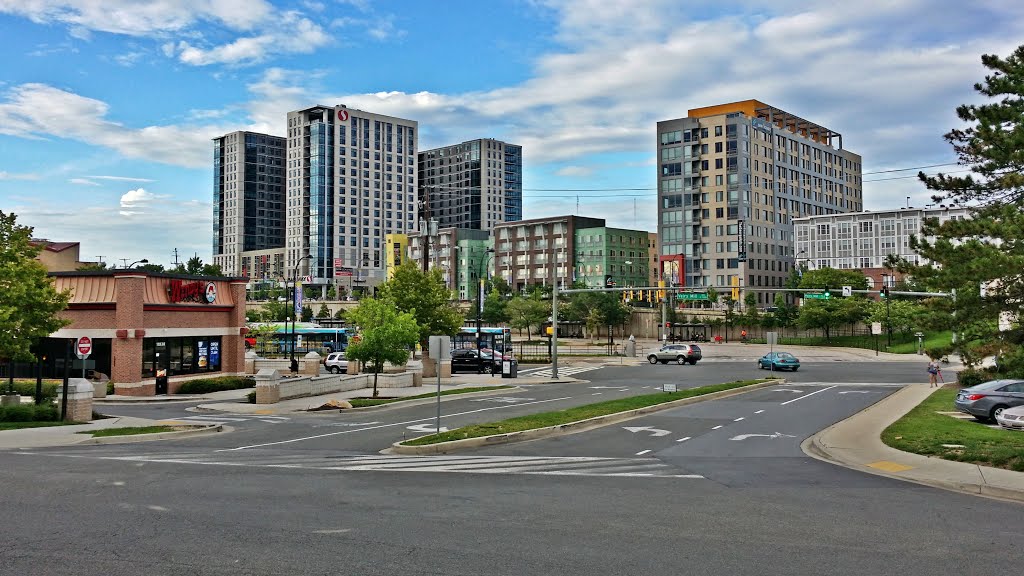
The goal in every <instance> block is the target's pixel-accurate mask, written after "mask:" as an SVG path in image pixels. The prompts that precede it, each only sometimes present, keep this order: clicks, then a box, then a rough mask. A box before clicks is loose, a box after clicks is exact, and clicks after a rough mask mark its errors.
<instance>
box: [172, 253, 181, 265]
mask: <svg viewBox="0 0 1024 576" xmlns="http://www.w3.org/2000/svg"><path fill="white" fill-rule="evenodd" d="M173 254H174V267H175V268H177V267H178V265H179V264H181V261H179V260H178V249H177V248H175V249H174V252H173Z"/></svg>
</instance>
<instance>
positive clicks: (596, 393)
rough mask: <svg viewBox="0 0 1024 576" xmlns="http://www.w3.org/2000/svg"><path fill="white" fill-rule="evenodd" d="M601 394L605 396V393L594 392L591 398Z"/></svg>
mask: <svg viewBox="0 0 1024 576" xmlns="http://www.w3.org/2000/svg"><path fill="white" fill-rule="evenodd" d="M601 394H604V392H594V393H593V394H591V396H600V395H601Z"/></svg>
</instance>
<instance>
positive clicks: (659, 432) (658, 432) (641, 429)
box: [622, 426, 671, 437]
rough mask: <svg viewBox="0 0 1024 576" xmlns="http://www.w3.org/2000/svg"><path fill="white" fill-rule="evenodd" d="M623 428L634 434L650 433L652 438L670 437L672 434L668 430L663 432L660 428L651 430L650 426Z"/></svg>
mask: <svg viewBox="0 0 1024 576" xmlns="http://www.w3.org/2000/svg"><path fill="white" fill-rule="evenodd" d="M622 428H623V429H624V430H629V431H630V432H632V433H634V434H636V433H637V432H650V433H651V436H653V437H657V436H668V435H669V434H671V432H669V431H668V430H662V429H660V428H651V427H650V426H623V427H622Z"/></svg>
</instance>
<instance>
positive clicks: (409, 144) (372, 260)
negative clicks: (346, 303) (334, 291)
mask: <svg viewBox="0 0 1024 576" xmlns="http://www.w3.org/2000/svg"><path fill="white" fill-rule="evenodd" d="M417 131H418V124H417V122H415V121H414V120H406V119H403V118H395V117H392V116H384V115H381V114H374V113H372V112H366V111H363V110H356V109H353V108H347V107H346V106H344V105H338V106H313V107H312V108H306V109H305V110H296V111H293V112H289V113H288V136H287V158H286V172H287V174H286V178H287V206H286V210H287V215H286V218H287V236H286V246H285V249H286V250H285V266H286V271H288V272H289V274H290V273H291V271H292V270H295V269H296V267H297V269H298V274H299V275H300V276H305V275H308V276H311V277H312V279H313V284H314V285H321V286H324V287H326V285H327V284H330V283H336V284H339V285H344V284H345V282H344V280H343V279H342V278H341V276H340V273H339V274H338V275H336V273H335V271H336V270H339V271H341V270H344V269H348V270H352V269H354V270H357V271H358V274H360V275H361V279H363V280H365V282H366V284H365V285H366V286H367V287H373V286H375V285H377V284H379V283H381V282H382V281H383V280H384V279H385V268H386V257H385V254H384V250H385V240H386V237H387V235H388V234H402V233H407V232H409V231H412V230H414V229H415V228H416V215H417V207H416V139H417V136H418V134H417ZM307 254H308V255H309V256H310V257H309V258H306V259H305V260H303V258H304V257H305V256H306V255H307ZM325 289H326V288H325Z"/></svg>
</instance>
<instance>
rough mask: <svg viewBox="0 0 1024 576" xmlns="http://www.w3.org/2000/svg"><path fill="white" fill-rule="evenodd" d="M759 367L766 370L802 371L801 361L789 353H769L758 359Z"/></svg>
mask: <svg viewBox="0 0 1024 576" xmlns="http://www.w3.org/2000/svg"><path fill="white" fill-rule="evenodd" d="M757 367H758V368H760V369H762V370H766V369H771V370H792V371H793V372H796V371H797V370H799V369H800V359H799V358H797V357H796V356H793V355H792V354H790V353H789V352H769V353H768V354H765V355H764V356H761V357H760V358H758V359H757Z"/></svg>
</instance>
